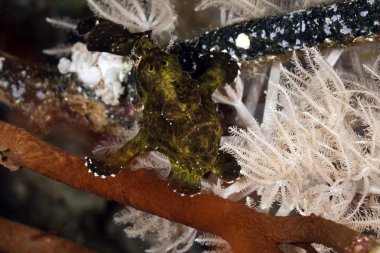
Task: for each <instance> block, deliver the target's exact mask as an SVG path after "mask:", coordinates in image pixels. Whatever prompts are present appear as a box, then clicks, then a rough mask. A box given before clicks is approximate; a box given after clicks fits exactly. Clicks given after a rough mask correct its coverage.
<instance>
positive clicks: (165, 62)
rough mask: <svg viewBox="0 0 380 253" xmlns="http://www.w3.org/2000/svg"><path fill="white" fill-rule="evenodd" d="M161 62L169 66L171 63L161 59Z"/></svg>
mask: <svg viewBox="0 0 380 253" xmlns="http://www.w3.org/2000/svg"><path fill="white" fill-rule="evenodd" d="M161 63H162V65H164V66H168V65H169V63H168V62H167V61H164V60H163V61H161Z"/></svg>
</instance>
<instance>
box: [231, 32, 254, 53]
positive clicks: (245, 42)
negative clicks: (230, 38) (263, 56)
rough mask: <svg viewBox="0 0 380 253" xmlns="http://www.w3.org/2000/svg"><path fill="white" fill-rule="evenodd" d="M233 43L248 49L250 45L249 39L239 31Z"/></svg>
mask: <svg viewBox="0 0 380 253" xmlns="http://www.w3.org/2000/svg"><path fill="white" fill-rule="evenodd" d="M235 45H236V47H240V48H243V49H248V48H249V47H250V46H251V41H250V40H249V37H248V35H247V34H245V33H240V34H239V35H238V36H237V38H236V40H235Z"/></svg>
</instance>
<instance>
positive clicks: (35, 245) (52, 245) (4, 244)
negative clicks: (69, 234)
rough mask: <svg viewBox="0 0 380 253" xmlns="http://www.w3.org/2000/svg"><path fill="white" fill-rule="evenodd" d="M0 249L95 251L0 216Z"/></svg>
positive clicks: (47, 252) (61, 252) (26, 252)
mask: <svg viewBox="0 0 380 253" xmlns="http://www.w3.org/2000/svg"><path fill="white" fill-rule="evenodd" d="M0 234H1V240H0V251H1V252H18V253H40V252H45V253H51V252H54V253H65V252H81V253H95V251H92V250H89V249H87V248H85V247H83V246H81V245H78V244H76V243H74V242H71V241H68V240H65V239H63V238H60V237H58V236H55V235H51V234H50V233H49V232H44V231H41V230H38V229H34V228H31V227H28V226H25V225H22V224H19V223H17V222H13V221H10V220H6V219H3V218H0Z"/></svg>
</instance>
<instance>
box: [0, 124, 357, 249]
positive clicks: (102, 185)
mask: <svg viewBox="0 0 380 253" xmlns="http://www.w3.org/2000/svg"><path fill="white" fill-rule="evenodd" d="M0 140H1V141H0V147H2V148H4V149H9V151H8V152H7V156H8V159H11V160H12V161H13V162H15V163H17V164H19V165H20V166H23V167H27V168H29V169H31V170H33V171H35V172H38V173H40V174H43V175H45V176H47V177H49V178H52V179H55V180H57V181H61V182H63V183H65V184H68V185H71V186H73V187H75V188H78V189H82V190H85V191H89V192H92V193H94V194H97V195H99V196H102V197H105V198H107V199H112V200H115V201H117V202H119V203H122V204H127V205H130V206H132V207H134V208H137V209H140V210H142V211H146V212H149V213H152V214H155V215H158V216H161V217H163V218H166V219H169V220H173V221H176V222H179V223H182V224H185V225H188V226H191V227H194V228H196V229H199V230H202V231H205V232H210V233H213V234H216V235H219V236H221V237H223V238H224V239H225V240H227V241H228V242H229V243H230V245H231V247H232V249H233V251H234V252H235V253H248V252H249V253H252V252H254V253H255V252H257V253H258V252H268V253H276V252H280V251H279V249H278V248H277V244H278V243H296V244H297V243H300V244H302V243H312V242H315V243H322V244H325V245H326V246H329V247H332V248H334V249H335V250H337V251H338V252H344V248H345V246H346V245H349V244H350V242H351V241H352V240H353V239H354V237H356V236H357V235H358V234H357V233H356V232H355V231H353V230H351V229H349V228H347V227H345V226H342V225H339V224H336V223H334V222H332V221H328V220H325V219H323V218H320V217H316V216H311V217H272V216H268V215H264V214H260V213H257V212H255V211H253V210H251V209H249V208H248V207H246V206H244V205H242V204H239V203H235V202H232V201H229V200H225V199H222V198H219V197H217V196H211V195H205V194H199V195H196V196H193V197H191V196H184V197H183V196H180V195H179V194H177V193H175V192H173V191H172V189H170V187H169V186H168V185H167V183H166V182H165V181H162V180H159V179H158V178H156V177H155V175H153V174H151V173H150V172H148V171H146V170H138V171H129V170H123V171H122V172H120V173H119V174H118V175H117V176H116V177H115V178H112V177H109V178H107V179H101V178H99V177H94V176H93V175H92V174H89V173H88V172H87V169H86V168H85V167H84V160H83V158H82V157H78V156H75V155H72V154H69V153H66V152H64V151H62V150H60V149H58V148H55V147H53V146H51V145H49V144H47V143H45V142H43V141H41V140H39V139H37V138H35V137H33V136H32V135H30V134H29V133H28V132H26V131H24V130H22V129H20V128H17V127H15V126H12V125H9V124H6V123H4V122H0Z"/></svg>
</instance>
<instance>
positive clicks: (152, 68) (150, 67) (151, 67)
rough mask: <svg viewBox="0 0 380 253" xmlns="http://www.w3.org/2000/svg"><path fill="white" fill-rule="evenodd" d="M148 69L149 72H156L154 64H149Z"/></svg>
mask: <svg viewBox="0 0 380 253" xmlns="http://www.w3.org/2000/svg"><path fill="white" fill-rule="evenodd" d="M148 71H149V72H154V67H153V65H152V64H149V66H148Z"/></svg>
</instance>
